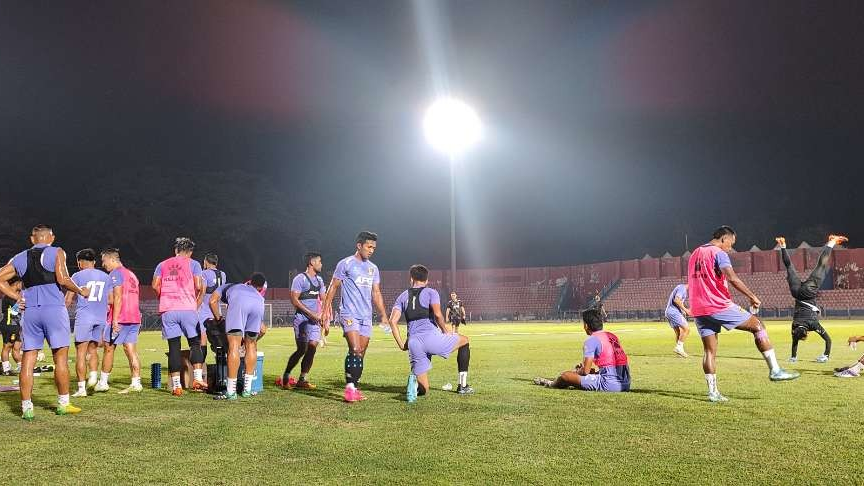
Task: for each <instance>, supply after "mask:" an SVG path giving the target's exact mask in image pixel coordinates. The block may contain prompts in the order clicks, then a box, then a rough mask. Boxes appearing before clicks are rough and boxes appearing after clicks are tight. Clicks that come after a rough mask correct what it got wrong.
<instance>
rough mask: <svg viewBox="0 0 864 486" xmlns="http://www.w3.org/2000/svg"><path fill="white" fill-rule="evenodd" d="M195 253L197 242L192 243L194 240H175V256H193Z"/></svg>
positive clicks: (183, 238)
mask: <svg viewBox="0 0 864 486" xmlns="http://www.w3.org/2000/svg"><path fill="white" fill-rule="evenodd" d="M193 251H195V242H194V241H192V238H187V237H185V236H178V237H177V239H176V240H174V254H175V255H182V256H192V252H193Z"/></svg>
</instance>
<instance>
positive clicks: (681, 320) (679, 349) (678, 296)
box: [666, 284, 691, 358]
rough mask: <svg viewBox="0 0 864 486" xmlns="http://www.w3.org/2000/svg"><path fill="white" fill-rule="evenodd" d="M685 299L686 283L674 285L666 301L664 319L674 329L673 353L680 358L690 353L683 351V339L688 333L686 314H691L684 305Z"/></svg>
mask: <svg viewBox="0 0 864 486" xmlns="http://www.w3.org/2000/svg"><path fill="white" fill-rule="evenodd" d="M685 300H687V284H680V285H676V286H675V288H674V289H672V293H671V294H669V300H668V301H667V302H666V320H667V321H669V327H671V328H672V330H673V331H675V341H676V342H675V354H677V355H678V356H681V357H682V358H689V357H690V355H689V354H687V353H686V352H685V351H684V341H685V340H686V339H687V336H689V335H690V326H688V325H687V316H689V315H691V314H690V309H688V308H687V306H686V305H684V301H685Z"/></svg>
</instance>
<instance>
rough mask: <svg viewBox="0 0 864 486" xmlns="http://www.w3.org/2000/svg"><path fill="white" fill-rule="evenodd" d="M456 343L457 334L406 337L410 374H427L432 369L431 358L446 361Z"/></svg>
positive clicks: (425, 333) (428, 333)
mask: <svg viewBox="0 0 864 486" xmlns="http://www.w3.org/2000/svg"><path fill="white" fill-rule="evenodd" d="M458 342H459V335H458V334H443V333H441V332H440V331H432V332H424V333H422V334H412V335H410V336H408V360H409V361H410V362H411V373H413V374H414V375H422V374H423V373H426V372H428V371H429V370H431V369H432V356H433V355H435V356H441V357H442V358H444V359H447V357H448V356H450V353H452V352H453V348H454V347H456V344H457V343H458Z"/></svg>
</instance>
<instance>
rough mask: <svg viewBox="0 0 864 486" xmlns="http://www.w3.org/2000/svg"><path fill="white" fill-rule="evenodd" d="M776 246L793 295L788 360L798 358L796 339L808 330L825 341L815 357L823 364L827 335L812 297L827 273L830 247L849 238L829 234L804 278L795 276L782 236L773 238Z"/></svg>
mask: <svg viewBox="0 0 864 486" xmlns="http://www.w3.org/2000/svg"><path fill="white" fill-rule="evenodd" d="M775 239H776V240H777V244H778V245H779V246H780V255H781V256H782V257H783V264H784V265H786V280H787V281H788V283H789V292H790V293H791V294H792V297H794V298H795V311H794V313H793V315H792V356H791V357H790V358H789V361H790V362H792V363H794V362H796V361H798V341H803V340H805V339H807V334H808V333H809V332H810V331H813V332H815V333H816V334H819V336H821V337H822V339H823V340H824V341H825V353H823V354H822V355H821V356H817V357H816V362H817V363H825V362H826V361H828V357H829V356H830V355H831V336H829V335H828V331H826V330H825V328H823V327H822V324H820V323H819V314H820V311H819V307H817V306H816V297H817V296H818V295H819V287H821V286H822V281H823V280H825V274H827V273H828V259H829V258H830V257H831V250H832V249H833V248H834V246H836V245H842V244H843V243H845V242H847V241H849V238H846V237H845V236H838V235H830V236H828V242H827V243H825V246H824V247H823V248H822V253H821V254H820V255H819V262H818V263H817V264H816V268H814V269H813V271H812V272H810V276H808V277H807V279H805V280H801V278H799V277H798V273H797V272H796V271H795V266H794V265H792V259H791V258H789V252H788V251H786V238H784V237H782V236H778V237H777V238H775Z"/></svg>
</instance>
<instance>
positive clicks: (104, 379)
mask: <svg viewBox="0 0 864 486" xmlns="http://www.w3.org/2000/svg"><path fill="white" fill-rule="evenodd" d="M100 373H101V374H100V375H99V383H102V384H103V385H107V384H108V377H109V376H111V373H105V372H104V371H102V372H100ZM94 374H95V373H94Z"/></svg>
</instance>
